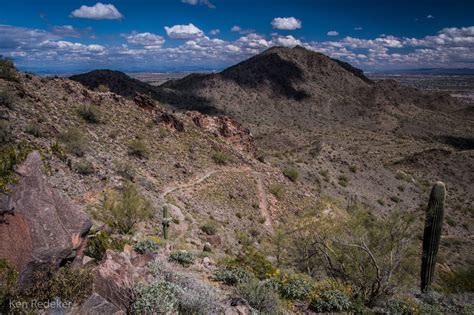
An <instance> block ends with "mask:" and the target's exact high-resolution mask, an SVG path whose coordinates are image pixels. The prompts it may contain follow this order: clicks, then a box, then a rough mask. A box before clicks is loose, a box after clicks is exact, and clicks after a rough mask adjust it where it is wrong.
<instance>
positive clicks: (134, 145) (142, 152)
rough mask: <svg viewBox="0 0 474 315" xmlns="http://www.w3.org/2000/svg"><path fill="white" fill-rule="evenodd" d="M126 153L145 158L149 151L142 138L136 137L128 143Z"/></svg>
mask: <svg viewBox="0 0 474 315" xmlns="http://www.w3.org/2000/svg"><path fill="white" fill-rule="evenodd" d="M128 154H129V155H133V156H136V157H138V158H147V157H148V155H149V154H150V152H149V150H148V147H147V146H146V144H145V142H144V141H143V140H141V139H136V140H133V141H131V142H130V143H129V144H128Z"/></svg>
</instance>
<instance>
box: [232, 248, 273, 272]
mask: <svg viewBox="0 0 474 315" xmlns="http://www.w3.org/2000/svg"><path fill="white" fill-rule="evenodd" d="M234 264H235V265H236V266H242V267H244V268H246V269H248V270H250V271H252V272H253V273H254V274H255V276H257V278H259V279H261V280H262V279H267V278H271V277H272V276H274V275H275V273H276V271H277V268H276V267H275V266H274V265H273V264H272V263H271V262H270V261H269V260H268V259H267V258H266V257H265V255H263V254H262V252H260V251H259V250H258V249H255V248H254V247H250V246H249V247H247V248H244V250H243V255H241V256H239V257H238V258H237V259H236V261H235V263H234Z"/></svg>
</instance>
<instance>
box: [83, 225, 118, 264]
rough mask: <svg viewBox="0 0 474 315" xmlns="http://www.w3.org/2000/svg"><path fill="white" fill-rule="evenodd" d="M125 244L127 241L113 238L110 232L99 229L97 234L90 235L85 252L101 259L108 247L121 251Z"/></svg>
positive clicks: (98, 259)
mask: <svg viewBox="0 0 474 315" xmlns="http://www.w3.org/2000/svg"><path fill="white" fill-rule="evenodd" d="M125 244H127V241H125V240H118V239H115V238H112V237H111V236H110V235H109V234H108V233H106V232H104V231H99V232H97V233H96V234H95V235H91V236H89V239H88V240H87V247H86V249H85V251H84V254H85V255H87V256H89V257H92V258H95V259H96V260H97V261H101V260H102V258H103V257H104V254H105V252H106V250H107V249H112V250H115V251H120V252H121V251H123V248H124V246H125Z"/></svg>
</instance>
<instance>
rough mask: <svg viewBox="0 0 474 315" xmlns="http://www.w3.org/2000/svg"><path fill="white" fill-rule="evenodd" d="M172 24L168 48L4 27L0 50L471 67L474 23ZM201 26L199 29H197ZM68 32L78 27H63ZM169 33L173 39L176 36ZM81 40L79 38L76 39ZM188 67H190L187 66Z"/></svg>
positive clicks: (48, 57) (155, 39)
mask: <svg viewBox="0 0 474 315" xmlns="http://www.w3.org/2000/svg"><path fill="white" fill-rule="evenodd" d="M184 26H185V28H184V29H183V28H182V27H181V26H180V25H178V27H177V28H176V25H175V26H173V27H169V28H168V31H169V32H167V33H169V34H168V36H170V35H171V36H174V38H179V39H183V41H182V42H181V43H179V44H178V45H177V46H174V45H173V47H166V46H165V44H166V42H165V39H163V38H162V37H161V36H159V35H157V34H153V33H149V32H144V33H130V34H123V35H122V38H123V43H121V44H115V43H114V44H109V45H105V44H102V43H101V44H89V43H88V44H85V43H80V42H75V41H71V40H65V39H64V38H62V37H61V35H59V33H55V32H54V31H53V30H50V31H45V30H38V29H32V28H21V27H14V26H8V25H0V54H1V55H5V56H9V57H13V58H15V61H16V62H17V63H18V64H19V66H20V67H22V66H23V67H24V66H28V65H29V66H37V65H38V64H48V65H51V67H54V66H60V65H77V67H78V68H84V67H91V66H92V65H93V66H94V67H110V66H114V67H120V66H122V67H124V69H126V68H127V67H135V68H139V67H142V68H143V69H147V68H148V69H151V68H153V67H154V68H155V69H156V67H160V66H162V65H166V66H167V67H169V69H170V70H172V69H173V68H175V69H176V67H181V68H183V67H191V66H192V65H196V66H198V67H200V68H201V67H203V66H208V67H209V66H210V65H220V66H228V65H231V64H234V63H236V62H239V61H241V60H243V59H245V58H248V57H250V56H252V55H254V54H257V53H260V52H262V51H263V50H265V49H268V48H270V47H272V46H285V47H294V46H296V45H301V46H303V47H305V48H308V49H311V50H314V51H318V52H321V53H324V54H327V55H329V56H330V57H332V58H338V59H341V60H344V61H347V62H350V63H351V64H353V65H355V66H357V67H361V68H364V69H373V68H375V69H380V68H385V69H386V68H409V67H440V66H442V67H466V66H467V67H472V64H474V26H470V27H459V28H456V27H453V28H444V29H441V30H440V31H439V32H438V33H436V34H432V35H428V36H424V37H418V38H407V37H397V36H393V35H380V36H377V37H372V38H357V37H350V36H346V37H344V38H340V39H339V38H331V40H326V41H313V42H308V41H305V40H303V39H302V38H297V37H294V36H291V35H287V36H284V35H281V34H277V33H274V34H271V36H270V37H267V36H264V35H261V34H257V33H249V34H242V35H241V36H240V37H239V38H238V39H236V40H232V41H230V40H223V39H220V38H209V37H208V36H205V34H204V32H202V31H201V30H199V29H198V28H197V27H195V26H194V25H192V24H191V26H192V27H191V26H190V25H184ZM194 28H196V29H197V30H196V29H194ZM63 29H64V30H65V31H72V30H73V28H69V27H63ZM171 36H170V37H171ZM77 41H79V40H77ZM188 69H189V68H188Z"/></svg>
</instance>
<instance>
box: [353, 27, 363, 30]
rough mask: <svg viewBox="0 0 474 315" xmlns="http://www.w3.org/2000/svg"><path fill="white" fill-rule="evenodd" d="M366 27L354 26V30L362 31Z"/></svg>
mask: <svg viewBox="0 0 474 315" xmlns="http://www.w3.org/2000/svg"><path fill="white" fill-rule="evenodd" d="M363 29H364V28H363V27H362V26H357V27H354V31H362V30H363Z"/></svg>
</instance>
